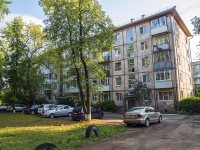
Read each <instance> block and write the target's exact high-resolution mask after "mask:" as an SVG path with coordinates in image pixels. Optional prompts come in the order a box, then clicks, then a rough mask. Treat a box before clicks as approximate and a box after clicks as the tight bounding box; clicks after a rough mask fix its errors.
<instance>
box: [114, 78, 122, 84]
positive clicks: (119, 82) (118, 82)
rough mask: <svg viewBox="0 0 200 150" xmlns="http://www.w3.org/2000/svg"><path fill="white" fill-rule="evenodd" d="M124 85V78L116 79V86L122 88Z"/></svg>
mask: <svg viewBox="0 0 200 150" xmlns="http://www.w3.org/2000/svg"><path fill="white" fill-rule="evenodd" d="M121 85H122V78H121V77H116V78H115V86H121Z"/></svg>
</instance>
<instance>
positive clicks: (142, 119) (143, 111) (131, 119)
mask: <svg viewBox="0 0 200 150" xmlns="http://www.w3.org/2000/svg"><path fill="white" fill-rule="evenodd" d="M153 122H156V123H161V122H162V115H161V113H160V112H158V111H156V110H155V109H154V108H153V107H133V108H131V109H129V110H128V111H127V112H126V113H124V123H126V124H127V125H128V126H130V125H137V124H144V125H145V126H146V127H148V126H149V124H150V123H153Z"/></svg>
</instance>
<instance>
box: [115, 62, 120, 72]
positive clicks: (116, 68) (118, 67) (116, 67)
mask: <svg viewBox="0 0 200 150" xmlns="http://www.w3.org/2000/svg"><path fill="white" fill-rule="evenodd" d="M119 70H121V62H118V63H115V71H119Z"/></svg>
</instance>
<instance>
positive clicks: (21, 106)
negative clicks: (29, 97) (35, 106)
mask: <svg viewBox="0 0 200 150" xmlns="http://www.w3.org/2000/svg"><path fill="white" fill-rule="evenodd" d="M26 107H27V106H26V105H24V104H15V111H24V109H25V108H26ZM6 110H7V111H13V105H10V106H8V107H7V108H6Z"/></svg>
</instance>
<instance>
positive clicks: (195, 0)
mask: <svg viewBox="0 0 200 150" xmlns="http://www.w3.org/2000/svg"><path fill="white" fill-rule="evenodd" d="M10 1H12V4H11V5H9V9H10V14H9V15H8V16H5V21H12V19H13V18H14V17H15V16H22V17H23V19H24V21H26V22H29V21H30V20H32V21H33V22H35V23H38V24H42V21H43V20H44V19H45V16H44V13H43V10H42V8H41V7H40V6H39V5H38V0H10ZM98 1H99V3H100V5H102V9H103V10H104V11H105V12H106V14H107V15H108V16H109V17H110V18H111V19H112V20H113V23H114V25H117V26H118V25H123V24H125V23H128V22H130V19H131V18H134V19H137V18H140V17H141V15H142V14H145V15H147V16H148V15H150V14H154V13H157V12H159V11H162V10H165V9H167V8H171V7H173V6H176V9H177V11H178V13H179V14H180V16H181V18H182V20H183V21H184V23H185V24H186V26H187V27H188V29H189V31H190V32H191V33H192V34H193V32H192V29H193V26H192V25H191V21H190V20H191V19H192V18H193V17H194V16H199V17H200V0H190V1H189V0H98ZM1 24H3V23H1ZM199 41H200V37H199V36H198V37H194V38H192V39H191V50H192V57H193V58H195V53H196V52H198V50H197V48H196V45H197V44H198V43H199ZM199 51H200V50H199Z"/></svg>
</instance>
